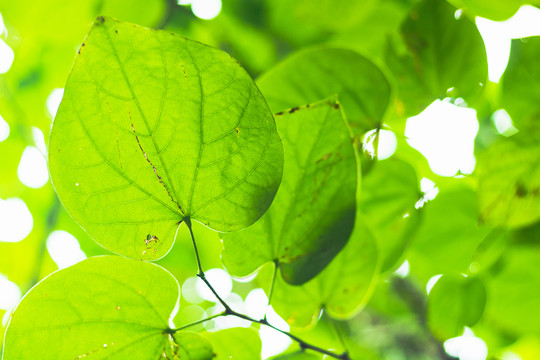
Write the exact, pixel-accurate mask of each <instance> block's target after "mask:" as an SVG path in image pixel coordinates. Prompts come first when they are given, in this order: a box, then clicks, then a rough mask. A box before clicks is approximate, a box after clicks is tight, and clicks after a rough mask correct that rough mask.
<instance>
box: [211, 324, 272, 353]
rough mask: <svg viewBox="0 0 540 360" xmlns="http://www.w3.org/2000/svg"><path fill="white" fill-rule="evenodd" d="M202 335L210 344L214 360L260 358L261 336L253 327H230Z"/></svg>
mask: <svg viewBox="0 0 540 360" xmlns="http://www.w3.org/2000/svg"><path fill="white" fill-rule="evenodd" d="M202 335H203V336H204V337H205V338H206V339H208V341H210V343H211V344H212V348H213V349H214V356H215V357H214V360H229V359H233V360H256V359H260V358H261V347H262V344H261V338H260V337H259V334H258V333H257V330H255V328H232V329H226V330H220V331H215V332H206V333H202Z"/></svg>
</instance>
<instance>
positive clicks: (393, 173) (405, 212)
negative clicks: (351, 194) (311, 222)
mask: <svg viewBox="0 0 540 360" xmlns="http://www.w3.org/2000/svg"><path fill="white" fill-rule="evenodd" d="M420 195H421V194H420V192H419V190H418V179H417V178H416V173H415V171H414V169H413V168H412V167H411V166H410V165H409V164H407V163H405V162H403V161H400V160H396V159H388V160H385V161H378V162H376V163H375V164H374V165H373V167H372V168H371V169H370V171H369V172H368V173H367V175H365V176H364V178H363V182H362V191H361V193H360V203H359V211H362V213H363V214H364V217H365V219H366V222H367V223H368V224H369V227H370V229H371V230H372V232H373V234H374V236H375V239H377V247H378V249H379V258H380V262H381V271H386V270H389V269H390V268H392V267H393V266H394V265H395V264H396V262H397V261H398V260H399V259H400V257H401V255H402V254H403V251H404V250H405V249H406V247H407V246H408V244H409V241H410V240H411V237H412V236H413V233H414V231H415V230H416V228H417V227H418V224H419V219H420V217H419V213H418V211H417V210H416V209H415V204H416V202H417V201H418V199H419V198H420Z"/></svg>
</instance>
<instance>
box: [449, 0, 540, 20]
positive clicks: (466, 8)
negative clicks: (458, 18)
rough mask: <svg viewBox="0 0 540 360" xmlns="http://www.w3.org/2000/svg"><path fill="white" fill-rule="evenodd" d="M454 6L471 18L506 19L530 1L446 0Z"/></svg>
mask: <svg viewBox="0 0 540 360" xmlns="http://www.w3.org/2000/svg"><path fill="white" fill-rule="evenodd" d="M448 2H449V3H451V4H452V5H454V6H455V7H457V8H459V9H462V10H463V12H464V13H466V14H467V15H468V16H469V17H471V19H474V17H475V16H481V17H484V18H488V19H491V20H496V21H502V20H506V19H508V18H509V17H511V16H512V15H514V14H515V13H516V11H518V10H519V8H520V7H521V6H522V5H525V4H530V3H531V1H530V0H529V1H523V0H448Z"/></svg>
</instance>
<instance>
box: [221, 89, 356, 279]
mask: <svg viewBox="0 0 540 360" xmlns="http://www.w3.org/2000/svg"><path fill="white" fill-rule="evenodd" d="M276 122H277V126H278V130H279V133H280V136H281V138H282V141H283V144H284V150H285V165H284V171H283V181H282V184H281V186H280V188H279V191H278V194H277V195H276V198H275V200H274V202H273V203H272V206H271V207H270V209H269V210H268V212H267V213H266V214H265V215H264V216H263V217H262V218H261V219H260V220H259V221H258V222H256V223H255V224H254V225H253V226H251V227H249V228H246V229H244V230H242V231H238V232H235V233H230V234H223V239H224V253H223V262H224V264H225V266H226V267H227V268H228V269H229V270H230V271H231V273H233V274H234V275H238V276H245V275H248V274H250V273H252V272H254V271H255V270H256V269H257V268H258V267H259V266H261V265H262V264H264V263H266V262H270V261H275V262H278V263H279V268H280V270H281V272H282V274H283V277H284V278H285V280H286V281H287V282H289V283H292V284H301V283H304V282H306V281H308V280H309V279H311V278H312V277H314V276H315V275H317V274H318V273H319V272H320V271H321V270H322V269H323V268H324V267H325V266H326V265H327V264H328V263H329V262H330V261H331V260H332V258H333V257H334V256H335V255H336V254H337V253H338V252H339V250H341V248H343V246H344V245H345V243H346V242H347V239H348V238H349V235H350V234H351V231H352V229H353V225H354V217H355V215H354V214H355V209H356V204H355V194H356V184H357V166H356V158H355V153H354V149H353V147H352V145H351V139H350V134H349V131H348V129H347V126H346V123H345V121H344V119H343V113H342V112H341V106H340V104H339V103H338V102H337V101H336V100H335V99H331V100H324V101H321V102H318V103H315V104H312V105H308V106H304V107H301V108H293V109H291V110H289V111H286V112H285V113H283V114H280V115H279V116H276Z"/></svg>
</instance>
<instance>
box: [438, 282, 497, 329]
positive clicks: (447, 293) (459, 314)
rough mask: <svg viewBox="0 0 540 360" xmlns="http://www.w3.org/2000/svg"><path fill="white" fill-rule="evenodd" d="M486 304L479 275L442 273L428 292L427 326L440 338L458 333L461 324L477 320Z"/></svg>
mask: <svg viewBox="0 0 540 360" xmlns="http://www.w3.org/2000/svg"><path fill="white" fill-rule="evenodd" d="M485 304H486V289H485V287H484V284H483V282H482V281H481V280H480V279H479V278H471V277H464V276H461V275H444V276H443V277H441V278H440V279H439V281H437V283H436V284H435V286H434V287H433V289H431V292H430V293H429V300H428V324H429V327H430V329H431V331H432V332H433V334H434V335H435V336H436V337H437V338H439V339H441V340H446V339H449V338H451V337H455V336H458V335H459V334H460V333H461V332H462V331H463V327H464V326H473V325H474V324H476V323H477V322H478V320H480V317H482V314H483V312H484V307H485Z"/></svg>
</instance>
